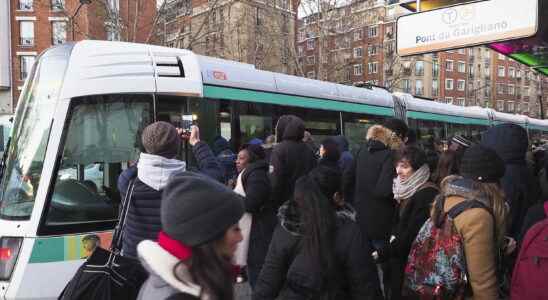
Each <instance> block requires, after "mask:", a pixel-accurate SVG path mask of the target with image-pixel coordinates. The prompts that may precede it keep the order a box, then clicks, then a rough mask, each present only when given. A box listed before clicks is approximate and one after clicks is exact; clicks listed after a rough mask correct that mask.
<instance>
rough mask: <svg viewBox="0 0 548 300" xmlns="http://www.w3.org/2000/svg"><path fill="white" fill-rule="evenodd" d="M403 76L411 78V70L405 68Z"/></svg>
mask: <svg viewBox="0 0 548 300" xmlns="http://www.w3.org/2000/svg"><path fill="white" fill-rule="evenodd" d="M403 75H405V76H411V68H403Z"/></svg>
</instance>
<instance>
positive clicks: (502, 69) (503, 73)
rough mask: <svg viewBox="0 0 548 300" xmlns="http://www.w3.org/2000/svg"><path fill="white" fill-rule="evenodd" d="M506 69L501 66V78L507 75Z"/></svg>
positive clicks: (499, 72)
mask: <svg viewBox="0 0 548 300" xmlns="http://www.w3.org/2000/svg"><path fill="white" fill-rule="evenodd" d="M505 73H506V69H505V68H504V66H499V67H498V75H499V77H504V76H505V75H506V74H505Z"/></svg>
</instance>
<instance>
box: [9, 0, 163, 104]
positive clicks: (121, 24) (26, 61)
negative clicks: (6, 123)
mask: <svg viewBox="0 0 548 300" xmlns="http://www.w3.org/2000/svg"><path fill="white" fill-rule="evenodd" d="M2 2H7V3H6V4H7V6H8V7H7V8H6V10H3V9H4V7H0V8H1V9H0V14H2V12H7V13H8V16H7V17H8V18H7V19H8V20H9V23H10V25H9V35H8V36H10V37H11V40H10V41H9V42H8V43H7V47H9V51H10V53H11V57H10V60H11V63H10V77H11V78H10V86H9V91H8V90H7V89H5V90H4V91H3V92H0V93H2V97H1V99H2V102H0V113H2V112H6V113H12V112H13V111H14V110H15V106H16V105H17V99H18V98H19V94H20V91H21V89H22V87H23V84H24V82H25V79H26V78H27V76H28V74H29V73H30V71H31V68H32V65H33V64H34V62H35V60H36V57H37V56H38V55H39V54H40V53H41V52H42V51H44V50H45V49H47V48H49V47H51V46H55V45H58V44H62V43H65V42H69V41H78V40H83V39H100V40H122V41H135V42H145V41H146V40H147V38H148V37H149V34H150V31H151V28H152V22H151V20H153V19H154V16H155V14H156V4H155V3H154V1H145V0H101V1H99V0H91V1H90V0H87V1H86V0H6V1H2ZM6 4H3V5H6ZM0 5H1V4H0ZM0 16H1V15H0ZM2 22H5V19H4V18H0V23H2ZM2 24H3V23H2ZM2 28H4V27H3V26H1V25H0V30H1V29H2ZM2 37H4V35H2ZM2 45H6V44H3V43H2ZM4 47H5V46H4ZM4 51H5V50H4V49H2V52H0V53H4ZM0 55H1V54H0ZM0 61H1V60H0ZM1 62H2V63H3V61H1ZM0 89H1V88H0ZM8 93H9V96H6V95H7V94H8Z"/></svg>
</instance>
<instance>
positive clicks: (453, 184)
mask: <svg viewBox="0 0 548 300" xmlns="http://www.w3.org/2000/svg"><path fill="white" fill-rule="evenodd" d="M473 184H474V181H473V180H472V179H467V178H463V177H461V176H457V175H451V176H448V177H447V178H446V179H444V180H443V181H442V184H441V192H440V196H443V197H451V196H458V197H462V198H464V199H466V200H478V201H480V202H482V203H483V204H485V206H487V207H490V206H491V205H490V204H489V198H488V196H487V195H485V194H484V193H483V192H482V191H479V190H477V189H474V188H473Z"/></svg>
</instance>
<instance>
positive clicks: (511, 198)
mask: <svg viewBox="0 0 548 300" xmlns="http://www.w3.org/2000/svg"><path fill="white" fill-rule="evenodd" d="M481 144H482V145H483V146H486V147H489V148H491V149H493V150H495V151H496V152H497V154H498V155H499V156H500V157H501V158H502V159H503V160H504V164H505V166H506V172H505V173H504V177H502V179H501V182H500V183H501V186H502V189H503V190H504V194H505V196H506V202H507V203H508V205H510V216H509V222H508V225H509V228H508V235H509V236H511V237H512V238H514V239H517V238H518V236H519V234H520V230H521V228H522V225H523V219H524V217H525V214H526V213H527V210H528V209H529V207H531V206H532V205H533V204H535V203H537V201H538V197H539V196H540V192H539V187H538V183H537V181H536V178H535V176H534V174H532V170H530V168H528V166H527V162H526V159H525V156H526V152H527V147H528V145H529V141H528V136H527V131H526V130H525V129H524V128H523V127H521V126H519V125H516V124H500V125H497V126H494V127H491V128H490V129H489V130H488V131H486V132H485V133H484V134H483V136H482V139H481Z"/></svg>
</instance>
